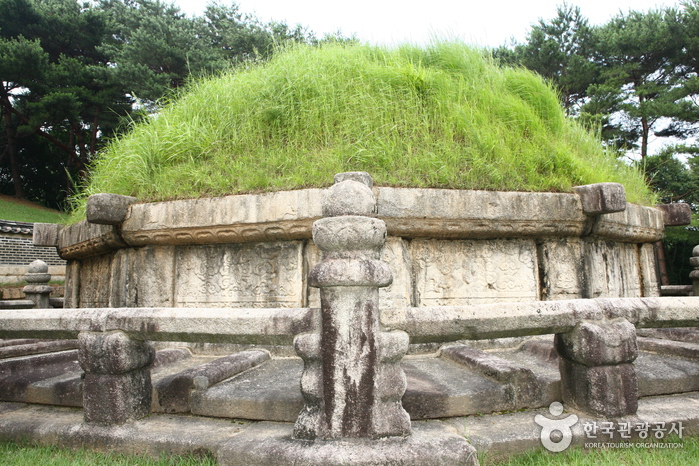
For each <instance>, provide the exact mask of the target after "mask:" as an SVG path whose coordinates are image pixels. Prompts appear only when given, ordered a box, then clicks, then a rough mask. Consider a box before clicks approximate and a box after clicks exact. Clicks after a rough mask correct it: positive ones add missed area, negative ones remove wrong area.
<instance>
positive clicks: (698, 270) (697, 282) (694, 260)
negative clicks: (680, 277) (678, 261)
mask: <svg viewBox="0 0 699 466" xmlns="http://www.w3.org/2000/svg"><path fill="white" fill-rule="evenodd" d="M689 265H691V266H692V267H694V270H692V271H691V272H689V278H691V279H692V285H693V288H694V296H699V246H694V249H692V257H690V258H689Z"/></svg>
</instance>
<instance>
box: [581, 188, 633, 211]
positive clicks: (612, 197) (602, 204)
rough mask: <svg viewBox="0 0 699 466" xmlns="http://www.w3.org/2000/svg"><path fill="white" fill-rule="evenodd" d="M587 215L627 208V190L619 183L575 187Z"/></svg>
mask: <svg viewBox="0 0 699 466" xmlns="http://www.w3.org/2000/svg"><path fill="white" fill-rule="evenodd" d="M573 189H574V190H575V192H576V193H578V196H580V201H581V202H582V208H583V212H585V214H586V215H599V214H610V213H614V212H623V211H624V210H626V190H625V189H624V186H623V185H621V184H619V183H595V184H588V185H585V186H576V187H575V188H573Z"/></svg>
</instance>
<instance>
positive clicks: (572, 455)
mask: <svg viewBox="0 0 699 466" xmlns="http://www.w3.org/2000/svg"><path fill="white" fill-rule="evenodd" d="M667 442H679V443H682V444H683V447H682V448H678V449H649V448H630V449H590V450H583V449H581V448H570V449H569V450H567V451H565V452H562V453H551V452H548V451H545V450H540V451H536V452H528V453H523V454H519V455H515V456H512V457H510V458H509V459H508V460H505V461H492V460H490V459H489V457H488V455H487V454H481V455H479V461H480V463H481V465H482V466H487V465H501V466H504V465H507V466H559V465H560V466H563V465H575V466H617V465H637V466H642V465H660V464H662V465H663V466H685V465H689V464H696V463H697V459H698V458H699V439H698V438H693V437H691V438H690V437H686V438H683V439H676V438H675V439H668V440H667ZM105 464H108V465H140V466H165V465H177V466H199V465H201V466H209V465H215V464H216V463H215V461H214V460H213V458H212V457H210V456H203V457H196V456H185V457H170V458H167V457H161V459H159V460H153V459H150V458H145V457H139V456H124V455H118V454H114V453H111V454H103V453H97V452H91V451H87V450H68V449H63V448H59V447H54V446H33V445H27V444H18V443H3V442H0V465H26V466H37V465H42V466H44V465H50V466H54V465H55V466H64V465H105Z"/></svg>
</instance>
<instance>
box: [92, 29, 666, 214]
mask: <svg viewBox="0 0 699 466" xmlns="http://www.w3.org/2000/svg"><path fill="white" fill-rule="evenodd" d="M348 171H366V172H369V173H370V174H371V175H372V176H373V178H374V182H375V183H376V184H377V185H379V186H381V185H383V186H410V187H437V188H458V189H486V190H503V191H559V192H566V191H569V190H570V189H571V187H572V186H575V185H581V184H589V183H597V182H605V181H613V182H618V183H622V184H624V186H625V187H626V191H627V198H628V199H629V201H631V202H638V203H650V202H652V196H651V195H650V194H649V191H648V189H647V187H646V185H645V183H644V180H643V177H642V176H641V174H640V173H639V172H638V171H636V170H633V169H631V168H629V167H627V166H625V165H623V164H620V163H619V162H617V160H616V159H615V157H614V156H613V155H609V154H606V153H605V152H604V150H603V148H602V146H601V144H600V143H599V141H598V140H597V139H596V138H595V137H593V136H592V135H590V134H589V133H587V132H586V131H585V130H583V129H582V128H581V127H580V126H579V125H577V124H576V123H575V122H574V121H571V120H568V119H567V118H566V117H565V115H564V112H563V110H562V108H561V106H560V104H559V101H558V98H557V95H556V93H555V91H554V90H553V89H551V87H550V86H548V85H547V84H546V83H544V81H543V80H542V79H541V78H540V77H538V76H537V75H535V74H533V73H531V72H529V71H527V70H524V69H512V68H502V67H499V66H497V65H495V64H494V63H493V62H492V60H491V59H490V58H489V57H488V54H487V52H485V51H482V50H477V49H473V48H470V47H468V46H466V45H464V44H461V43H452V42H440V43H435V44H432V45H431V46H429V47H426V48H419V47H415V46H403V47H399V48H395V49H387V48H380V47H373V46H367V45H341V44H335V45H327V46H323V47H306V46H297V47H292V48H289V49H287V50H284V51H280V52H279V53H277V54H276V55H275V57H274V58H273V59H272V60H270V61H269V62H265V63H261V64H256V65H250V66H248V67H247V68H240V69H237V70H235V71H232V72H230V73H227V74H224V75H222V76H218V77H215V78H210V79H206V80H202V81H199V82H196V83H195V84H193V85H192V86H191V88H190V89H189V91H188V92H187V93H186V94H183V95H182V96H181V97H180V98H179V99H177V100H176V101H175V102H173V103H172V104H170V105H168V106H166V107H165V108H164V109H163V110H162V111H161V112H160V113H158V114H157V115H155V116H153V117H151V118H149V119H148V120H147V121H145V122H143V123H139V124H136V125H135V126H134V128H133V130H132V131H131V132H130V133H129V134H127V135H126V136H124V137H122V138H121V139H119V140H116V141H114V142H113V143H112V144H111V145H110V146H109V147H108V148H107V149H106V150H105V151H104V152H103V153H102V154H101V155H100V156H99V157H98V158H97V160H96V163H95V164H94V166H93V169H92V172H91V176H90V180H89V184H88V185H87V186H86V188H85V190H84V192H83V193H82V194H81V195H80V196H78V200H79V201H80V200H83V201H84V199H85V198H86V197H87V196H88V195H90V194H94V193H98V192H111V193H116V194H126V195H131V196H136V197H138V198H139V199H140V200H143V201H154V200H167V199H177V198H193V197H201V196H220V195H225V194H234V193H243V192H255V191H271V190H281V189H295V188H302V187H322V186H328V185H330V184H332V179H333V175H334V174H335V173H339V172H348ZM78 211H80V207H78Z"/></svg>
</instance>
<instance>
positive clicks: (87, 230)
mask: <svg viewBox="0 0 699 466" xmlns="http://www.w3.org/2000/svg"><path fill="white" fill-rule="evenodd" d="M124 247H126V243H125V242H124V240H123V239H122V238H121V235H120V234H119V230H118V228H117V227H116V226H114V225H97V224H94V223H89V222H88V221H87V220H83V221H80V222H78V223H74V224H73V225H68V226H65V227H63V228H61V229H60V230H59V232H58V254H59V255H60V256H61V258H63V259H80V258H83V257H88V258H89V257H93V256H96V255H99V254H104V253H106V252H110V251H114V250H117V249H121V248H124Z"/></svg>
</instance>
